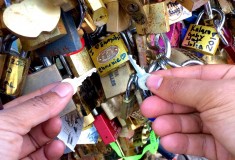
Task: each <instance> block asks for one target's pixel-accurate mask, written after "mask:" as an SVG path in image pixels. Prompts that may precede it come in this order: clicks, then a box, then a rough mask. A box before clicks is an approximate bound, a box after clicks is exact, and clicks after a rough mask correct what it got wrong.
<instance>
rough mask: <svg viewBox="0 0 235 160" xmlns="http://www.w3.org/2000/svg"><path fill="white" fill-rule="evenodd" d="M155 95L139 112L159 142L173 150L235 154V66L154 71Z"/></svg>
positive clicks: (220, 159)
mask: <svg viewBox="0 0 235 160" xmlns="http://www.w3.org/2000/svg"><path fill="white" fill-rule="evenodd" d="M147 86H148V87H149V89H150V91H151V92H152V93H153V94H154V96H151V97H149V98H147V99H146V100H144V102H143V103H142V105H141V112H142V113H143V115H144V116H146V117H148V118H156V119H155V121H154V122H153V124H152V128H153V129H154V131H155V133H156V134H157V135H159V136H160V143H161V144H162V145H163V147H164V148H165V149H166V150H168V151H170V152H173V153H178V154H188V155H197V156H202V157H206V158H208V159H210V160H233V159H235V149H234V148H235V66H234V65H205V66H192V67H184V68H175V69H170V70H164V71H157V72H155V73H153V74H152V75H151V76H150V77H149V78H148V79H147Z"/></svg>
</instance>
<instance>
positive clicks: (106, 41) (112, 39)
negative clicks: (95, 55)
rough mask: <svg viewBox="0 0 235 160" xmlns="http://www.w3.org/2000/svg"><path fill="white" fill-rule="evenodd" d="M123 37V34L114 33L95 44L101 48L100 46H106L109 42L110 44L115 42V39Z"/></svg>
mask: <svg viewBox="0 0 235 160" xmlns="http://www.w3.org/2000/svg"><path fill="white" fill-rule="evenodd" d="M120 39H121V35H119V34H114V35H113V36H111V37H109V38H107V39H105V40H103V41H101V42H100V43H98V44H96V45H95V49H99V48H102V47H104V46H105V45H107V44H110V43H113V42H115V41H118V40H120Z"/></svg>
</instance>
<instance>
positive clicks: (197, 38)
mask: <svg viewBox="0 0 235 160" xmlns="http://www.w3.org/2000/svg"><path fill="white" fill-rule="evenodd" d="M213 11H216V12H218V13H219V15H220V17H221V20H220V25H221V26H223V25H224V21H225V19H224V18H225V17H224V16H223V15H222V14H221V12H220V11H219V10H217V9H213ZM204 13H205V12H204V11H202V12H201V14H200V16H199V17H198V19H197V21H196V23H195V24H191V25H190V27H189V29H188V32H187V34H186V36H185V38H184V40H183V43H182V46H183V47H186V48H190V49H194V50H196V51H198V52H201V53H203V54H209V55H214V54H215V53H216V51H217V49H218V46H219V43H220V39H219V36H218V33H217V30H216V29H215V28H212V27H208V26H202V25H198V24H199V21H200V19H201V17H202V15H203V14H204Z"/></svg>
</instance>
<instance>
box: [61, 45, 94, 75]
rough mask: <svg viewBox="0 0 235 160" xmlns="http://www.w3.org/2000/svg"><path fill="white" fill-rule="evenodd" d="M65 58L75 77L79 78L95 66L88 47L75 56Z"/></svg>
mask: <svg viewBox="0 0 235 160" xmlns="http://www.w3.org/2000/svg"><path fill="white" fill-rule="evenodd" d="M65 58H66V60H67V61H68V64H69V66H70V68H71V70H72V72H73V75H74V76H75V77H79V76H81V75H83V74H84V73H86V72H87V71H89V70H90V69H92V68H94V64H93V62H92V60H91V57H90V55H89V53H88V51H87V49H86V47H84V48H83V49H82V50H81V51H78V52H77V53H75V54H72V55H68V56H65Z"/></svg>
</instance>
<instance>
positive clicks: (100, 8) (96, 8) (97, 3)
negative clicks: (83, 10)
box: [86, 0, 108, 27]
mask: <svg viewBox="0 0 235 160" xmlns="http://www.w3.org/2000/svg"><path fill="white" fill-rule="evenodd" d="M86 3H87V5H88V7H89V8H90V9H91V11H92V19H93V20H94V23H95V25H96V26H98V27H101V26H103V25H105V24H106V23H107V21H108V11H107V8H106V7H105V5H104V3H103V1H102V0H86Z"/></svg>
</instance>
